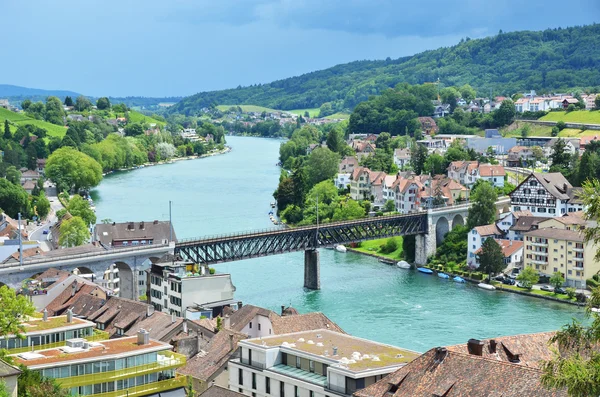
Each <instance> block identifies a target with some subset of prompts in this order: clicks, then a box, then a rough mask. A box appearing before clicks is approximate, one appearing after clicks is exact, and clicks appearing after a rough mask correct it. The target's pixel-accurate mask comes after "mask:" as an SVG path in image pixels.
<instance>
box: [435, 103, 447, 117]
mask: <svg viewBox="0 0 600 397" xmlns="http://www.w3.org/2000/svg"><path fill="white" fill-rule="evenodd" d="M449 114H450V105H448V104H447V103H444V104H441V105H437V106H435V107H434V109H433V117H434V118H440V117H445V116H447V115H449Z"/></svg>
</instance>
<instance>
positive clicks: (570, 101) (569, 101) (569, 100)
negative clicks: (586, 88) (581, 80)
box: [562, 98, 579, 109]
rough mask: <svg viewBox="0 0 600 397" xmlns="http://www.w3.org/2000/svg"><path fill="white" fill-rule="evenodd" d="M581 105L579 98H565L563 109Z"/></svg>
mask: <svg viewBox="0 0 600 397" xmlns="http://www.w3.org/2000/svg"><path fill="white" fill-rule="evenodd" d="M578 103H579V100H578V99H577V98H565V99H563V101H562V107H563V109H567V108H568V107H569V105H576V104H578Z"/></svg>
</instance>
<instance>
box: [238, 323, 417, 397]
mask: <svg viewBox="0 0 600 397" xmlns="http://www.w3.org/2000/svg"><path fill="white" fill-rule="evenodd" d="M238 345H239V346H240V350H241V354H240V358H239V359H234V360H231V361H230V362H229V388H230V389H231V390H234V391H237V392H239V393H243V394H245V395H247V396H253V397H256V396H259V397H326V396H340V395H341V396H351V395H352V394H353V393H354V392H356V391H358V390H361V389H363V388H365V387H367V386H369V385H372V384H374V383H375V382H377V381H379V380H381V379H382V378H383V377H385V376H386V375H387V374H389V373H391V372H393V371H395V370H397V369H399V368H401V367H403V366H404V365H406V364H407V363H409V362H411V361H412V360H414V359H415V358H417V357H418V356H419V353H416V352H413V351H410V350H406V349H400V348H397V347H393V346H389V345H384V344H381V343H377V342H372V341H368V340H365V339H360V338H357V337H353V336H350V335H346V334H341V333H338V332H334V331H330V330H326V329H320V330H314V331H305V332H296V333H290V334H285V335H278V336H270V337H264V338H258V339H247V340H243V341H241V342H239V344H238Z"/></svg>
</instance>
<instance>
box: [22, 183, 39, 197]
mask: <svg viewBox="0 0 600 397" xmlns="http://www.w3.org/2000/svg"><path fill="white" fill-rule="evenodd" d="M21 186H22V187H23V189H24V190H25V191H26V192H27V193H29V194H31V192H33V189H35V187H36V186H37V184H36V183H35V182H34V181H31V180H29V181H25V183H23V185H21Z"/></svg>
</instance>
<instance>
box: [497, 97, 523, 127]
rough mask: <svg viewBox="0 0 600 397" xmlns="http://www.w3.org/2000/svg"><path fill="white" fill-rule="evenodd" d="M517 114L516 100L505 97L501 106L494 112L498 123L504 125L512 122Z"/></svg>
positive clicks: (499, 125) (500, 125)
mask: <svg viewBox="0 0 600 397" xmlns="http://www.w3.org/2000/svg"><path fill="white" fill-rule="evenodd" d="M516 114H517V112H516V110H515V104H514V102H513V101H511V100H510V99H505V100H504V101H502V104H501V105H500V108H499V109H498V110H496V111H495V112H494V113H493V118H494V121H495V122H496V125H497V126H498V127H502V126H505V125H508V124H510V123H512V122H513V120H514V118H515V115H516Z"/></svg>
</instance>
